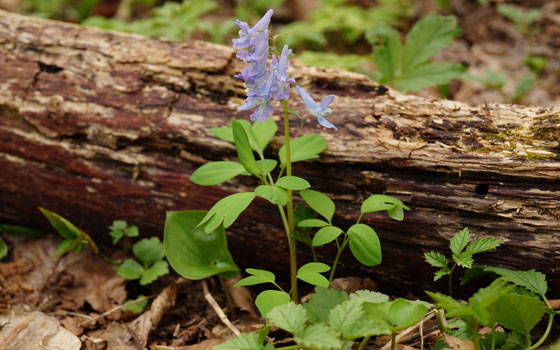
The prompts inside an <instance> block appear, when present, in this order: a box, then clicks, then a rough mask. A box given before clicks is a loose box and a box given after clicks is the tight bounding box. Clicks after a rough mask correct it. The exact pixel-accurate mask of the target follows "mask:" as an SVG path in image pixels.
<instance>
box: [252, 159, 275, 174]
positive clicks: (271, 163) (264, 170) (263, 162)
mask: <svg viewBox="0 0 560 350" xmlns="http://www.w3.org/2000/svg"><path fill="white" fill-rule="evenodd" d="M276 164H278V162H277V161H276V160H274V159H260V160H257V165H258V166H259V168H260V169H261V174H262V175H264V176H266V175H267V174H269V173H270V172H271V171H272V170H274V168H276Z"/></svg>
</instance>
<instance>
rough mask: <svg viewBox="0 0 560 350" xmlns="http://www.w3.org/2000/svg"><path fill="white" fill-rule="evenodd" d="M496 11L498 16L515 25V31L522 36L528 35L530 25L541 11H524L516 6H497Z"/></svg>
mask: <svg viewBox="0 0 560 350" xmlns="http://www.w3.org/2000/svg"><path fill="white" fill-rule="evenodd" d="M496 9H497V10H498V13H499V14H501V15H502V16H504V17H506V18H508V19H509V20H511V21H512V22H513V23H515V29H517V30H518V31H519V32H520V33H523V34H529V33H530V30H531V25H532V24H533V22H535V21H536V20H537V19H538V18H539V16H540V15H541V11H540V10H539V9H536V8H533V9H529V10H526V11H524V10H521V9H520V8H519V7H517V6H513V5H508V4H499V5H498V6H497V8H496Z"/></svg>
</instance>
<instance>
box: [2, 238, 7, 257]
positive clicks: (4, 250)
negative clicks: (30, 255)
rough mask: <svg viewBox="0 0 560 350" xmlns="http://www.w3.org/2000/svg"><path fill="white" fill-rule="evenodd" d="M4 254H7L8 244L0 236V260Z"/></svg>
mask: <svg viewBox="0 0 560 350" xmlns="http://www.w3.org/2000/svg"><path fill="white" fill-rule="evenodd" d="M6 255H8V245H7V244H6V242H4V240H3V239H2V238H0V260H2V259H4V257H5V256H6Z"/></svg>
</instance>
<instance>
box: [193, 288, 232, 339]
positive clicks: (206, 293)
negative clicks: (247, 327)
mask: <svg viewBox="0 0 560 350" xmlns="http://www.w3.org/2000/svg"><path fill="white" fill-rule="evenodd" d="M202 292H203V293H204V298H205V299H206V301H207V302H208V304H210V306H211V307H212V308H213V309H214V311H215V312H216V314H218V317H219V318H220V320H221V321H222V322H223V323H224V324H225V325H226V327H227V328H229V329H230V330H231V331H232V332H233V334H235V335H240V334H241V332H240V331H239V329H237V328H235V326H234V325H233V323H231V321H230V320H229V319H228V318H227V316H226V314H224V311H223V310H222V308H221V307H220V305H218V302H217V301H216V299H214V297H213V296H212V294H210V291H208V282H206V280H202Z"/></svg>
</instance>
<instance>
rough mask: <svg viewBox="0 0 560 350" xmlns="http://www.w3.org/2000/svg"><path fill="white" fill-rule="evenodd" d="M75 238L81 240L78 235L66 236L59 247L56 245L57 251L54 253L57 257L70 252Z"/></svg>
mask: <svg viewBox="0 0 560 350" xmlns="http://www.w3.org/2000/svg"><path fill="white" fill-rule="evenodd" d="M75 240H78V241H80V240H81V238H79V237H76V238H66V239H64V240H63V241H62V242H60V244H59V245H58V247H56V252H55V253H54V256H55V257H58V256H61V255H64V254H66V253H68V251H69V249H70V245H71V244H72V243H74V241H75Z"/></svg>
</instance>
